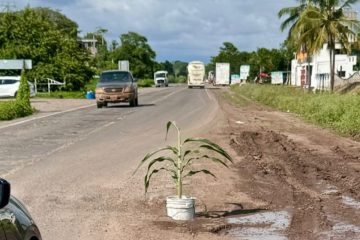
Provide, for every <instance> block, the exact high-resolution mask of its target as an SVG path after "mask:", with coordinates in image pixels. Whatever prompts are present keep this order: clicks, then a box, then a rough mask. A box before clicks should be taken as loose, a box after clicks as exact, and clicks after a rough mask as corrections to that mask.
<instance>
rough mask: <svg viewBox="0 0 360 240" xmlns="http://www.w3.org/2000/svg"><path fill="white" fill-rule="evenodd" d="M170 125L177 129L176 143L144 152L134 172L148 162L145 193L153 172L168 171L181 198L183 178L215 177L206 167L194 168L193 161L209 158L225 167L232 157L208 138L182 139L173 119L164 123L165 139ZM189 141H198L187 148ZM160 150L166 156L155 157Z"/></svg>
mask: <svg viewBox="0 0 360 240" xmlns="http://www.w3.org/2000/svg"><path fill="white" fill-rule="evenodd" d="M171 126H173V127H174V128H175V129H176V130H177V145H176V146H166V147H163V148H160V149H158V150H156V151H154V152H151V153H148V154H146V156H145V157H144V158H143V159H142V160H141V162H140V164H139V166H138V167H137V168H136V170H135V172H136V171H137V170H138V169H139V168H140V167H141V166H142V165H143V164H144V163H145V162H148V166H147V172H146V175H145V177H144V185H145V193H146V192H147V190H148V188H149V185H150V180H151V178H152V176H153V175H154V174H156V173H158V172H161V171H166V172H169V173H170V174H171V177H172V179H173V180H174V182H175V184H176V190H177V195H178V197H179V198H181V197H182V195H183V180H184V179H186V178H188V177H191V176H194V175H196V174H198V173H204V174H207V175H210V176H212V177H214V178H216V177H215V175H214V174H213V173H212V172H210V171H209V170H207V169H200V170H194V169H193V168H192V164H193V163H194V162H196V161H199V160H209V161H212V162H215V163H218V164H221V165H223V166H225V167H228V165H227V161H230V162H232V158H231V157H230V155H229V154H228V153H227V152H226V151H225V150H224V149H222V148H221V147H220V146H218V145H216V144H215V143H213V142H212V141H210V140H208V139H205V138H187V139H186V140H184V141H182V140H181V132H180V129H179V127H178V126H177V125H176V123H175V122H173V121H170V122H168V123H167V124H166V138H165V140H166V139H167V136H168V133H169V129H170V127H171ZM190 143H199V144H198V146H196V147H192V148H187V145H189V144H190ZM202 149H204V150H207V152H209V153H215V154H216V155H219V156H221V157H222V158H223V159H220V158H218V157H215V156H211V155H208V154H205V153H202V152H201V150H202ZM160 152H168V153H169V154H166V156H157V157H156V155H157V154H158V153H160ZM168 155H170V156H168ZM159 163H161V164H162V165H164V163H168V164H167V165H166V166H157V165H159ZM135 172H134V173H135Z"/></svg>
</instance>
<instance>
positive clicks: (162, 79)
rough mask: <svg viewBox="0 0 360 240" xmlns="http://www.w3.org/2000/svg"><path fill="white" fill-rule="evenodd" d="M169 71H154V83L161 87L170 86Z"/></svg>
mask: <svg viewBox="0 0 360 240" xmlns="http://www.w3.org/2000/svg"><path fill="white" fill-rule="evenodd" d="M167 74H168V72H167V71H157V72H155V73H154V83H155V87H161V86H165V87H167V86H169V81H168V78H167Z"/></svg>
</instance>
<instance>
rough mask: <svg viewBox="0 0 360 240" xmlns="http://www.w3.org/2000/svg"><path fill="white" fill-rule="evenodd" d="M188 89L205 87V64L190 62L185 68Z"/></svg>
mask: <svg viewBox="0 0 360 240" xmlns="http://www.w3.org/2000/svg"><path fill="white" fill-rule="evenodd" d="M187 70H188V77H187V80H188V88H192V87H200V88H204V87H205V64H204V63H203V62H200V61H192V62H190V63H189V64H188V66H187Z"/></svg>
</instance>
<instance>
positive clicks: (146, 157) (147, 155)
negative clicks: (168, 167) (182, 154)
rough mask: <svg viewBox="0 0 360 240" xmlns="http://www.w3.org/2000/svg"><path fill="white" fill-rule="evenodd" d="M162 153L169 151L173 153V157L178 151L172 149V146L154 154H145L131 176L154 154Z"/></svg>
mask: <svg viewBox="0 0 360 240" xmlns="http://www.w3.org/2000/svg"><path fill="white" fill-rule="evenodd" d="M163 151H171V152H173V153H174V154H175V155H177V153H178V151H177V149H176V148H174V147H172V146H167V147H164V148H160V149H158V150H156V151H154V152H151V153H148V154H146V156H145V157H144V158H143V159H142V160H141V162H140V164H139V165H138V166H137V168H136V169H135V171H134V172H133V175H134V174H135V173H136V172H137V170H138V169H139V168H140V167H141V166H142V165H143V164H144V163H145V162H146V161H148V160H149V159H150V158H151V157H152V156H154V155H155V154H157V153H159V152H163Z"/></svg>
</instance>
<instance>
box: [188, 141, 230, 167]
mask: <svg viewBox="0 0 360 240" xmlns="http://www.w3.org/2000/svg"><path fill="white" fill-rule="evenodd" d="M187 142H200V143H205V144H206V145H208V146H209V147H204V146H206V145H202V146H200V147H203V148H207V149H209V150H213V151H215V152H218V153H219V154H220V155H222V156H223V157H225V158H226V159H228V160H229V161H230V162H233V160H232V158H231V157H230V155H229V154H228V153H227V152H226V151H225V150H224V149H222V148H221V147H220V146H219V145H217V144H215V143H213V142H212V141H210V140H208V139H206V138H188V139H186V140H185V141H184V144H185V143H187Z"/></svg>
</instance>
